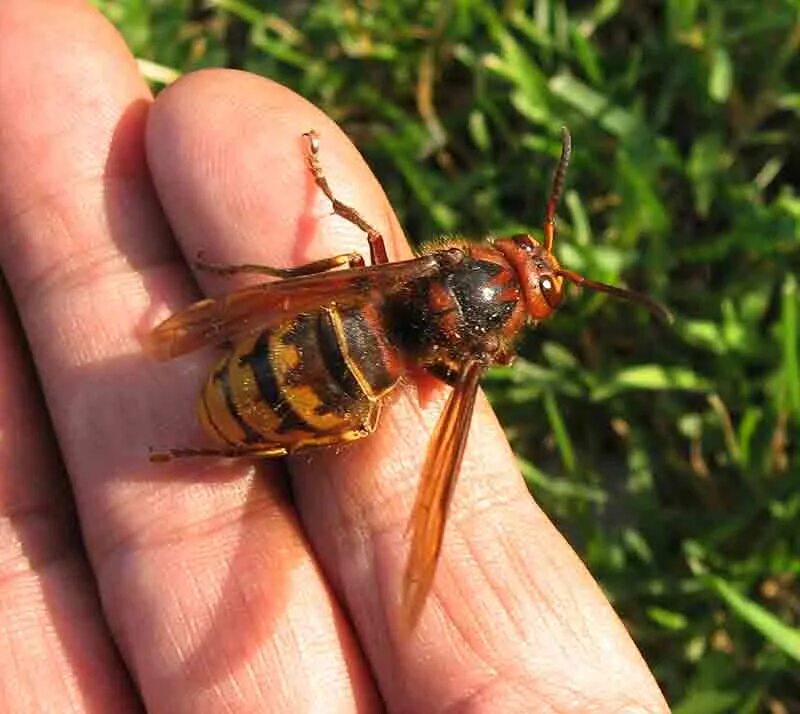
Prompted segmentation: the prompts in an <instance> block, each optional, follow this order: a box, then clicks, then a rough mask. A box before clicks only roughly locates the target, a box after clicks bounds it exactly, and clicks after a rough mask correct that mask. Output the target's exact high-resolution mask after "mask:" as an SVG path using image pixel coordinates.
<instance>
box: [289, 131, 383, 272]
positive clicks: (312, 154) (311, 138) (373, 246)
mask: <svg viewBox="0 0 800 714" xmlns="http://www.w3.org/2000/svg"><path fill="white" fill-rule="evenodd" d="M303 136H304V137H306V139H308V149H307V153H306V161H307V162H308V168H309V169H311V173H312V175H313V176H314V183H316V184H317V186H319V188H320V189H321V190H322V193H324V194H325V195H326V196H327V197H328V199H330V202H331V203H332V204H333V212H334V213H335V214H336V215H337V216H341V217H342V218H344V219H345V220H346V221H350V223H352V224H353V225H356V226H358V227H359V228H360V229H361V230H362V231H364V232H365V233H366V234H367V240H368V241H369V254H370V260H371V263H372V265H379V264H382V263H388V262H389V258H388V256H387V255H386V243H385V242H384V240H383V236H382V235H381V234H380V233H379V232H378V230H377V229H375V228H373V227H372V226H371V225H370V224H369V223H367V221H366V220H364V218H363V217H362V216H361V214H360V213H359V212H358V211H356V210H355V208H351V207H350V206H348V205H346V204H344V203H342V202H341V201H340V200H339V199H338V198H336V197H335V196H334V195H333V191H331V187H330V184H329V183H328V179H327V178H325V173H324V172H323V170H322V165H321V164H320V162H319V156H318V154H319V136H318V135H317V132H315V131H314V130H313V129H312V130H311V131H307V132H306V133H305V134H303Z"/></svg>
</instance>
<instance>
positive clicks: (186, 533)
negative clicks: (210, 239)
mask: <svg viewBox="0 0 800 714" xmlns="http://www.w3.org/2000/svg"><path fill="white" fill-rule="evenodd" d="M9 7H10V8H12V9H11V10H9V9H8V8H9ZM23 8H24V9H23ZM12 11H13V12H15V13H24V15H25V17H24V19H25V21H24V22H20V23H19V26H18V27H17V29H16V31H15V32H13V33H9V35H8V36H6V37H5V38H4V42H3V51H4V52H6V53H8V56H13V57H14V58H15V68H16V69H15V73H14V75H13V77H10V78H9V80H8V83H6V84H4V85H3V88H4V89H5V90H7V91H8V92H9V93H10V92H11V91H12V90H13V91H14V92H16V94H15V98H16V106H15V112H14V113H10V112H6V113H3V114H2V126H0V150H1V151H2V155H3V157H4V161H3V162H2V164H1V165H0V186H2V192H1V193H2V204H1V205H0V216H1V217H2V223H3V225H4V226H6V227H7V228H6V230H5V231H4V234H5V235H4V241H3V243H2V248H1V249H0V260H1V261H2V267H3V270H4V272H5V273H6V275H7V276H8V279H9V283H10V285H11V287H12V290H13V293H14V298H15V300H16V302H17V304H18V306H19V310H20V314H21V316H22V321H23V325H24V328H25V331H26V333H27V336H28V338H29V341H30V344H31V349H32V352H33V355H34V357H35V359H36V363H37V368H38V371H39V374H40V375H41V378H42V382H43V385H44V388H45V392H46V397H47V401H48V406H49V407H50V410H51V414H52V415H53V421H54V424H55V427H56V431H57V432H58V436H59V442H60V444H61V446H62V449H63V452H64V455H65V460H66V463H67V466H68V468H69V471H70V475H71V477H72V481H73V488H74V491H75V496H76V502H77V506H78V511H79V515H80V518H81V524H82V528H83V533H84V537H85V541H86V545H87V549H88V552H89V554H90V558H91V562H92V565H93V567H94V571H95V575H96V577H97V580H98V583H99V588H100V592H101V596H102V600H103V604H104V608H105V612H106V614H107V616H108V618H109V621H110V624H111V628H112V630H113V632H114V635H115V637H116V640H117V643H118V644H119V647H120V649H121V651H122V653H123V656H124V657H125V659H126V662H127V664H128V666H129V667H130V668H131V670H132V671H133V675H134V678H135V680H136V682H137V684H138V685H139V687H140V688H141V692H142V696H143V698H144V700H145V703H146V705H147V707H148V709H149V710H153V711H169V712H180V711H191V712H203V711H220V710H231V709H236V710H242V709H255V708H262V709H268V710H269V711H276V712H277V711H297V710H299V709H305V708H313V707H314V706H315V705H319V702H320V701H324V702H326V704H328V703H329V704H330V705H331V706H334V707H339V708H341V709H342V710H344V711H347V710H353V709H359V708H360V709H362V710H369V708H370V707H371V706H372V705H373V704H374V697H373V693H372V690H371V688H370V687H371V685H370V683H369V679H368V674H367V672H366V670H365V668H364V667H363V664H362V662H361V659H360V654H359V652H358V650H357V648H356V647H355V646H354V645H353V642H352V639H351V638H350V636H349V634H348V632H347V628H346V626H345V624H344V622H343V620H342V618H341V615H340V613H338V612H337V611H336V608H335V603H334V601H333V600H332V598H331V597H330V594H329V592H328V591H327V589H326V586H325V584H324V581H323V580H322V579H321V577H320V574H319V572H318V569H317V567H316V565H315V563H314V561H313V560H312V559H311V558H310V556H309V551H308V548H307V545H306V543H305V540H304V538H303V536H302V533H301V532H300V530H299V528H298V525H297V523H296V520H295V518H294V515H293V510H292V509H291V507H290V506H289V504H288V503H287V498H286V495H285V490H284V488H283V486H282V485H281V483H280V481H279V480H278V479H275V478H272V479H262V478H260V474H257V473H256V472H255V469H253V468H252V467H251V466H250V465H247V464H242V465H240V466H235V467H233V468H230V469H222V468H220V467H215V466H213V465H212V466H200V467H198V468H195V467H192V466H184V467H182V468H181V467H179V468H176V469H169V468H163V467H162V468H157V467H154V466H150V465H149V464H148V463H147V446H148V445H154V444H156V445H158V444H160V443H163V439H164V438H165V435H166V436H168V437H169V438H175V439H187V440H188V439H196V438H198V434H199V432H198V431H197V428H196V427H195V426H194V417H193V411H194V409H193V402H194V400H195V394H194V392H195V390H196V387H197V382H198V380H199V378H200V375H201V374H202V373H203V371H204V370H206V369H207V368H208V365H207V364H202V365H201V364H199V363H192V362H189V363H188V364H187V363H186V362H184V363H182V364H176V365H171V366H163V365H159V366H156V365H153V364H152V363H151V362H150V360H148V359H146V358H144V357H143V356H142V355H141V348H140V344H139V337H138V333H140V332H141V328H142V325H143V324H145V323H148V322H150V323H152V321H153V319H154V318H155V317H156V315H154V313H155V312H157V311H158V310H162V312H163V311H164V303H167V304H173V305H177V304H179V303H185V302H187V301H188V300H190V299H191V298H192V297H193V296H194V295H195V293H194V290H193V285H192V281H191V279H190V276H189V274H188V272H187V271H186V270H185V268H184V266H183V263H182V261H179V262H176V260H175V258H176V252H175V248H174V244H173V242H172V240H171V236H170V233H169V231H168V229H167V225H166V223H165V221H164V220H163V216H162V214H161V212H160V208H159V206H158V203H157V201H156V199H155V196H154V193H153V190H152V186H151V184H150V181H149V175H148V172H147V168H146V163H145V159H144V153H143V140H144V137H143V127H144V121H145V118H146V115H147V111H148V108H149V102H150V98H149V94H148V92H147V89H146V87H145V86H144V84H143V83H142V80H141V78H140V77H139V75H138V73H137V70H136V65H135V63H134V61H133V59H132V58H131V56H130V54H129V53H128V51H127V49H126V48H125V47H124V45H123V43H122V41H121V39H120V38H119V36H118V35H117V33H116V32H114V31H113V29H112V28H111V27H110V26H109V25H108V24H107V23H106V22H105V21H103V20H102V19H101V18H100V16H99V15H98V14H97V13H96V12H95V11H94V10H92V9H90V8H88V7H87V6H85V5H84V4H83V3H63V2H60V1H57V0H52V1H50V2H45V1H43V0H37V2H33V3H28V2H22V1H21V0H19V1H17V2H14V3H11V4H10V5H9V4H8V3H4V4H2V12H3V13H4V14H5V13H10V12H12ZM6 16H7V15H6ZM43 28H45V29H44V30H43ZM47 28H49V29H47ZM55 28H58V29H57V32H56V30H55ZM45 30H46V31H45ZM4 66H7V64H6V65H4ZM6 76H8V74H7V73H4V74H3V77H4V79H5V77H6ZM8 99H10V94H5V93H4V94H3V96H2V97H0V106H8ZM165 395H169V396H168V398H165ZM311 673H313V674H314V676H316V677H317V681H318V682H319V684H320V687H319V688H313V689H311V688H309V687H308V686H307V681H308V677H309V676H310V675H311Z"/></svg>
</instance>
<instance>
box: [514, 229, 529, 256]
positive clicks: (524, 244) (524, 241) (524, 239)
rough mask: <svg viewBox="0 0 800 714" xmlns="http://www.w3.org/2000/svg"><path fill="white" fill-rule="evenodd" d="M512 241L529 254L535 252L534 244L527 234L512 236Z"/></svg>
mask: <svg viewBox="0 0 800 714" xmlns="http://www.w3.org/2000/svg"><path fill="white" fill-rule="evenodd" d="M511 240H513V241H514V243H515V244H516V245H518V246H519V247H520V248H522V249H523V250H527V251H528V252H529V253H530V252H531V251H532V250H533V242H532V241H531V237H530V236H529V235H528V234H527V233H518V234H517V235H515V236H511Z"/></svg>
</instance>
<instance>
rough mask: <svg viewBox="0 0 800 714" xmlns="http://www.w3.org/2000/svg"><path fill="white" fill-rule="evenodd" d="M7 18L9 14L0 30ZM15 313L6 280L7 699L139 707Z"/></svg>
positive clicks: (1, 294) (2, 514) (1, 299)
mask: <svg viewBox="0 0 800 714" xmlns="http://www.w3.org/2000/svg"><path fill="white" fill-rule="evenodd" d="M7 23H8V18H6V17H3V16H2V13H0V32H7V31H8V29H9V28H8V24H7ZM0 64H2V58H1V57H0ZM1 92H2V90H0V93H1ZM12 316H13V308H12V306H11V303H10V300H9V296H8V294H7V290H6V286H5V285H4V284H3V283H2V281H0V702H3V707H4V709H5V710H6V711H14V712H25V711H30V712H33V711H40V712H45V711H75V712H80V711H118V712H124V711H138V709H139V707H138V704H137V697H136V695H135V692H134V691H133V689H132V687H131V686H130V682H129V681H128V677H127V674H126V672H125V668H124V666H123V664H122V662H121V661H120V659H119V656H118V654H117V652H116V649H115V647H114V644H113V641H112V638H111V633H110V632H109V631H108V629H107V628H106V626H105V623H104V620H103V617H102V612H101V608H100V601H99V599H98V597H97V593H96V591H95V589H94V586H93V579H92V576H91V572H90V570H89V565H88V563H87V562H86V558H85V554H84V552H83V548H82V547H81V542H80V536H79V534H78V528H77V521H76V519H75V517H74V512H73V509H72V503H71V498H70V495H69V491H68V489H67V486H66V479H65V478H64V474H63V471H62V467H61V464H60V463H59V459H58V449H57V448H56V445H55V440H54V439H53V437H52V434H51V432H50V426H49V424H48V421H47V417H46V415H45V412H44V409H43V405H42V402H41V400H40V394H39V390H38V387H37V385H36V382H35V380H34V377H33V374H32V372H31V370H30V365H29V364H28V363H27V360H26V357H27V355H26V354H25V353H24V351H23V349H22V345H23V344H24V338H23V337H22V335H21V334H20V329H19V325H17V324H16V323H15V321H14V320H13V317H12Z"/></svg>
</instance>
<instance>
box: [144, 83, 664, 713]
mask: <svg viewBox="0 0 800 714" xmlns="http://www.w3.org/2000/svg"><path fill="white" fill-rule="evenodd" d="M197 107H203V111H202V112H198V111H197ZM209 123H211V124H212V125H213V126H214V127H225V131H218V130H217V131H209V128H208V127H209ZM309 128H314V129H316V130H317V131H318V133H319V134H320V136H321V152H320V160H321V161H322V163H323V167H324V169H325V172H326V174H327V176H328V179H329V182H330V185H331V187H332V189H333V192H334V194H335V195H336V197H337V198H339V199H340V200H342V201H344V202H346V203H348V204H349V205H351V206H353V207H354V208H356V209H357V210H358V211H359V212H360V213H361V214H362V215H364V216H365V218H366V219H367V220H368V221H369V222H370V223H372V224H373V225H374V226H376V227H377V228H378V229H379V230H380V231H382V232H384V234H385V235H387V236H388V237H389V244H390V246H389V254H390V257H393V258H394V259H397V257H398V256H399V255H401V254H403V253H405V252H406V251H407V250H408V248H407V245H406V244H405V242H404V241H403V238H402V234H401V233H400V232H399V230H398V229H397V223H396V219H395V218H394V216H393V214H392V213H391V211H390V210H389V208H388V204H387V202H386V198H385V196H384V195H383V193H382V192H381V191H380V189H379V187H378V186H377V183H376V182H375V179H374V177H372V175H371V174H370V172H369V170H368V169H367V167H366V165H365V164H364V162H363V160H362V159H361V158H360V157H359V156H358V154H357V152H356V151H355V150H354V148H353V147H352V145H351V144H350V142H349V141H348V140H347V138H346V137H345V136H344V135H343V134H342V133H341V132H340V131H339V130H338V129H337V127H336V126H335V125H333V124H332V122H331V121H330V120H329V119H328V118H327V117H325V116H324V115H323V114H322V113H321V112H319V111H318V110H317V109H315V108H314V107H312V106H311V105H310V104H308V103H307V102H306V101H304V100H303V99H301V98H300V97H298V96H297V95H295V94H293V93H291V92H289V91H288V90H286V89H285V88H283V87H280V86H278V85H276V84H274V83H271V82H268V81H265V80H262V79H259V78H256V77H254V76H250V75H245V74H242V73H233V72H227V71H212V72H203V73H199V74H196V75H193V76H190V77H187V78H185V79H184V80H182V81H180V82H179V83H178V84H176V85H175V86H173V87H172V88H170V89H169V90H168V91H167V92H165V93H164V94H162V95H161V96H160V97H159V99H158V100H157V101H156V105H155V107H154V110H153V113H152V115H151V120H150V125H149V131H148V152H149V153H148V155H149V158H150V165H151V169H152V172H153V176H154V180H155V183H156V186H157V188H158V190H159V194H160V197H161V199H162V202H163V205H164V207H165V210H166V212H167V214H168V216H169V218H170V222H171V224H172V225H173V226H174V227H175V229H176V232H177V234H178V236H179V238H180V241H181V245H182V248H183V251H184V253H185V254H186V255H190V256H191V255H195V254H196V253H197V252H198V251H199V250H204V251H206V252H207V253H208V254H210V255H213V256H214V259H215V260H221V261H227V262H233V263H240V262H248V263H259V262H261V263H265V264H269V265H275V266H286V265H292V264H296V263H298V262H304V261H307V260H312V259H315V258H320V257H324V256H326V255H330V254H333V253H342V252H345V251H350V250H354V249H358V250H361V251H362V252H364V253H365V252H366V241H365V236H364V234H363V233H362V232H361V231H360V230H359V229H358V228H356V227H355V226H353V225H352V224H350V223H347V222H345V221H343V220H342V219H341V218H339V217H330V215H329V214H330V203H326V201H327V199H325V198H324V197H322V196H321V195H320V194H319V192H318V191H317V189H316V187H315V185H314V183H313V181H312V180H311V177H310V176H309V175H308V173H307V169H306V167H305V166H304V162H303V156H302V143H301V134H302V132H304V131H307V130H308V129H309ZM167 148H169V149H170V152H171V153H169V152H167ZM167 156H172V158H173V159H175V160H167V158H166V157H167ZM200 278H201V280H206V281H207V282H205V283H204V284H205V285H207V286H208V287H209V288H210V289H212V290H214V291H218V290H222V289H223V288H222V286H220V285H219V284H218V283H212V281H213V280H214V278H208V277H205V278H203V276H200ZM440 407H441V402H437V403H436V404H432V405H430V406H429V407H428V408H426V409H424V410H423V409H420V407H419V406H418V405H417V403H416V400H415V399H414V398H413V397H412V396H410V395H409V394H408V393H405V392H401V393H400V394H399V395H398V396H397V397H396V399H395V400H394V401H393V402H392V403H391V405H390V406H389V408H387V409H386V411H385V415H384V418H383V420H382V423H381V425H380V428H379V429H378V432H377V433H376V434H374V435H372V436H371V437H370V438H368V439H365V440H363V441H361V442H358V443H356V444H354V445H352V446H350V447H348V448H343V449H336V450H329V451H327V452H324V453H323V452H315V453H314V454H312V455H308V456H298V457H297V458H295V459H293V460H291V462H290V470H291V472H292V473H293V475H294V488H295V494H296V498H297V502H298V503H299V507H300V512H301V518H302V520H303V523H304V525H305V527H306V529H307V531H308V533H309V537H310V538H311V541H312V543H313V545H314V548H315V550H316V552H317V554H318V555H319V557H320V559H321V561H322V563H323V566H324V568H325V572H326V574H327V575H328V576H329V578H330V579H331V581H332V583H333V584H334V588H335V591H336V592H337V594H338V595H339V596H340V598H341V599H342V600H343V601H344V602H345V604H346V607H347V608H348V610H349V612H350V615H351V618H352V620H353V622H354V624H355V627H356V630H357V632H358V634H359V636H360V639H361V642H362V644H363V647H364V650H365V652H366V653H367V655H368V657H369V658H370V660H371V663H372V668H373V671H374V672H375V674H376V677H377V679H378V681H379V683H380V685H381V689H382V692H383V696H384V698H385V700H386V702H387V704H388V705H389V708H390V709H397V710H408V711H444V710H448V711H449V710H451V709H452V708H468V707H469V706H479V705H480V704H489V703H491V704H492V705H493V707H494V709H495V710H497V711H530V710H531V709H532V708H534V709H536V708H537V707H538V708H539V709H544V708H545V707H547V706H549V707H551V708H552V709H553V710H558V711H585V710H586V709H587V708H589V707H593V708H594V710H596V711H619V710H620V709H622V708H623V706H628V705H632V704H635V703H638V704H639V705H643V706H647V707H648V708H649V709H650V710H651V711H664V710H665V705H664V702H663V699H662V698H661V695H660V693H659V691H658V688H657V686H656V685H655V683H654V682H653V680H652V677H651V675H650V674H649V672H648V671H647V668H646V666H645V665H644V663H643V662H642V660H641V657H640V656H639V654H638V652H637V651H636V648H635V647H634V645H633V644H632V642H631V641H630V638H629V637H628V635H627V633H626V632H625V629H624V627H623V626H622V624H621V623H620V622H619V620H618V619H617V617H616V615H615V614H614V612H613V610H612V609H611V607H610V605H609V604H608V602H607V601H606V599H605V598H604V597H603V595H602V593H601V592H600V589H599V588H598V587H597V585H596V584H595V583H594V581H593V580H592V578H591V577H590V575H589V574H588V573H587V571H586V570H585V568H584V567H583V565H582V564H581V562H580V560H579V559H578V558H577V556H576V555H575V553H574V552H573V551H572V549H571V548H570V547H569V545H568V544H567V543H566V542H565V541H564V539H563V538H562V537H561V536H560V534H559V533H558V532H557V531H556V530H555V529H554V528H553V526H552V524H551V523H550V522H549V521H548V520H547V518H546V517H545V516H544V515H543V514H542V513H541V511H540V510H539V509H538V508H537V506H536V505H535V504H534V503H533V501H532V500H531V499H530V497H529V495H528V494H527V492H526V489H525V486H524V483H523V481H522V479H521V477H520V475H519V472H518V470H517V468H516V466H515V463H514V459H513V455H512V454H511V452H510V450H509V447H508V444H507V442H506V441H505V439H504V437H503V434H502V431H501V429H500V428H499V426H498V424H497V422H496V420H495V418H494V416H493V414H492V412H491V409H490V408H489V407H488V405H487V404H486V403H485V400H481V401H479V404H478V407H477V409H476V414H475V418H474V423H473V425H472V431H471V436H470V440H469V445H468V450H467V454H466V457H465V460H464V465H463V467H462V473H461V477H460V482H459V484H458V485H457V487H456V494H455V498H454V500H453V504H452V509H451V516H450V523H449V524H448V528H447V532H446V534H445V544H444V550H443V554H442V558H441V561H440V565H439V572H438V574H437V577H436V581H435V585H434V591H433V596H432V598H431V600H430V601H429V603H428V605H427V607H426V609H425V612H424V613H423V616H422V621H421V623H420V625H419V627H418V629H417V630H416V631H415V632H414V634H413V636H412V637H411V638H410V639H404V638H402V637H399V636H398V632H397V630H396V629H395V628H394V627H393V626H392V623H393V622H394V621H396V610H397V607H398V593H399V589H400V579H401V575H402V572H403V568H404V566H405V560H406V555H407V543H406V541H405V538H404V532H405V528H406V520H407V517H408V514H409V512H410V508H411V504H412V502H413V494H414V492H415V490H416V487H417V481H418V474H419V469H420V466H421V462H422V458H423V455H424V453H425V448H426V444H427V440H428V437H429V434H430V430H431V428H432V425H433V423H434V421H435V419H436V417H437V416H438V410H439V409H440Z"/></svg>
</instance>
